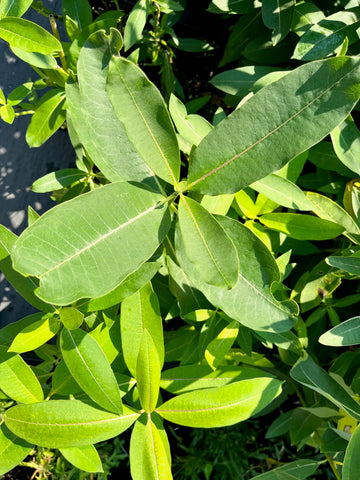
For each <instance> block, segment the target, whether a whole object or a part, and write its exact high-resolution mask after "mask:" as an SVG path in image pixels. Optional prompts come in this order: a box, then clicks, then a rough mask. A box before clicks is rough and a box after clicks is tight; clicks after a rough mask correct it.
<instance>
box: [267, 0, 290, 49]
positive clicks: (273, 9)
mask: <svg viewBox="0 0 360 480" xmlns="http://www.w3.org/2000/svg"><path fill="white" fill-rule="evenodd" d="M295 3H296V0H265V1H263V4H262V18H263V20H264V24H265V25H266V26H267V27H268V28H271V29H272V34H271V39H272V42H273V45H277V44H278V43H279V42H281V40H283V39H284V38H285V37H286V35H287V34H288V33H289V30H290V26H291V22H292V15H293V11H294V7H295Z"/></svg>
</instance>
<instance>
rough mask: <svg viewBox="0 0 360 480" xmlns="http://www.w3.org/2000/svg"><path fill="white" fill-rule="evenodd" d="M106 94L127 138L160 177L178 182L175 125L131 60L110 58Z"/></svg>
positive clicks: (159, 97)
mask: <svg viewBox="0 0 360 480" xmlns="http://www.w3.org/2000/svg"><path fill="white" fill-rule="evenodd" d="M107 93H108V95H109V98H110V101H111V103H112V106H113V109H114V112H115V114H116V116H117V117H118V118H119V120H120V121H121V123H122V124H123V125H124V127H125V130H126V134H127V136H128V139H129V141H130V142H131V143H132V144H133V146H134V147H135V149H136V151H137V152H138V153H139V155H140V156H141V158H142V159H143V160H144V162H145V163H146V164H147V165H149V167H150V168H151V170H152V171H154V172H155V173H156V175H158V176H159V177H161V178H162V179H164V180H166V181H167V182H169V183H171V184H172V185H177V182H178V180H179V175H180V152H179V147H178V143H177V139H176V134H175V130H174V127H173V126H172V123H171V120H170V116H169V113H168V111H167V109H166V105H165V102H164V100H163V99H162V97H161V94H160V92H159V90H158V89H157V88H156V87H155V85H154V84H153V83H151V82H150V81H149V80H148V78H147V77H146V76H145V74H144V73H143V71H142V70H141V69H140V68H139V67H138V66H137V65H135V64H134V63H133V62H130V61H129V60H127V59H125V58H121V57H113V58H112V60H111V62H110V66H109V74H108V78H107Z"/></svg>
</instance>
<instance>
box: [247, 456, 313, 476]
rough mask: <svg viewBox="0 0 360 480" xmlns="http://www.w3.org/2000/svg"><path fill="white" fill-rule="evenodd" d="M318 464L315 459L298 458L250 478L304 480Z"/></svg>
mask: <svg viewBox="0 0 360 480" xmlns="http://www.w3.org/2000/svg"><path fill="white" fill-rule="evenodd" d="M319 464H320V462H317V461H315V460H306V459H299V460H296V461H295V462H291V463H287V464H285V465H282V466H281V467H278V468H275V469H274V470H271V471H270V472H266V473H262V474H261V475H256V477H252V478H253V479H254V480H255V479H256V480H287V479H289V480H290V479H292V478H295V479H297V480H305V478H308V477H309V476H310V475H312V474H313V473H314V472H315V471H316V470H317V468H318V467H319ZM281 475H284V476H281ZM285 475H288V476H285Z"/></svg>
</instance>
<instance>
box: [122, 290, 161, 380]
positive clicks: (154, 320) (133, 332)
mask: <svg viewBox="0 0 360 480" xmlns="http://www.w3.org/2000/svg"><path fill="white" fill-rule="evenodd" d="M120 328H121V342H122V350H123V354H124V359H125V363H126V365H127V367H128V369H129V371H130V372H131V374H132V375H133V376H134V377H136V375H137V361H138V356H139V353H140V349H141V343H142V338H143V335H144V331H145V330H146V331H147V332H148V333H149V334H150V336H151V337H152V340H153V342H154V345H155V348H156V351H157V352H158V356H159V361H160V365H161V366H162V364H163V361H164V339H163V331H162V319H161V315H160V306H159V301H158V298H157V296H156V295H155V293H154V290H153V288H152V286H151V283H150V282H149V283H148V284H146V285H145V286H144V287H143V288H141V289H140V290H139V291H138V292H136V293H134V294H133V295H132V296H131V297H128V298H126V299H125V300H124V301H123V302H122V305H121V322H120ZM160 369H161V367H160Z"/></svg>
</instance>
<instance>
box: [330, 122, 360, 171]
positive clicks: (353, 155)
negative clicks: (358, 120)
mask: <svg viewBox="0 0 360 480" xmlns="http://www.w3.org/2000/svg"><path fill="white" fill-rule="evenodd" d="M331 140H332V143H333V146H334V150H335V152H336V155H337V156H338V157H339V159H340V160H341V161H342V163H343V164H344V165H346V166H347V167H348V168H349V169H350V170H352V171H353V172H356V173H357V174H360V132H359V129H358V128H357V126H356V124H355V122H354V120H353V118H352V116H351V115H349V116H348V117H347V118H346V119H345V120H344V121H343V122H342V123H340V125H338V126H337V127H336V128H335V129H334V130H333V131H332V132H331Z"/></svg>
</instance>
